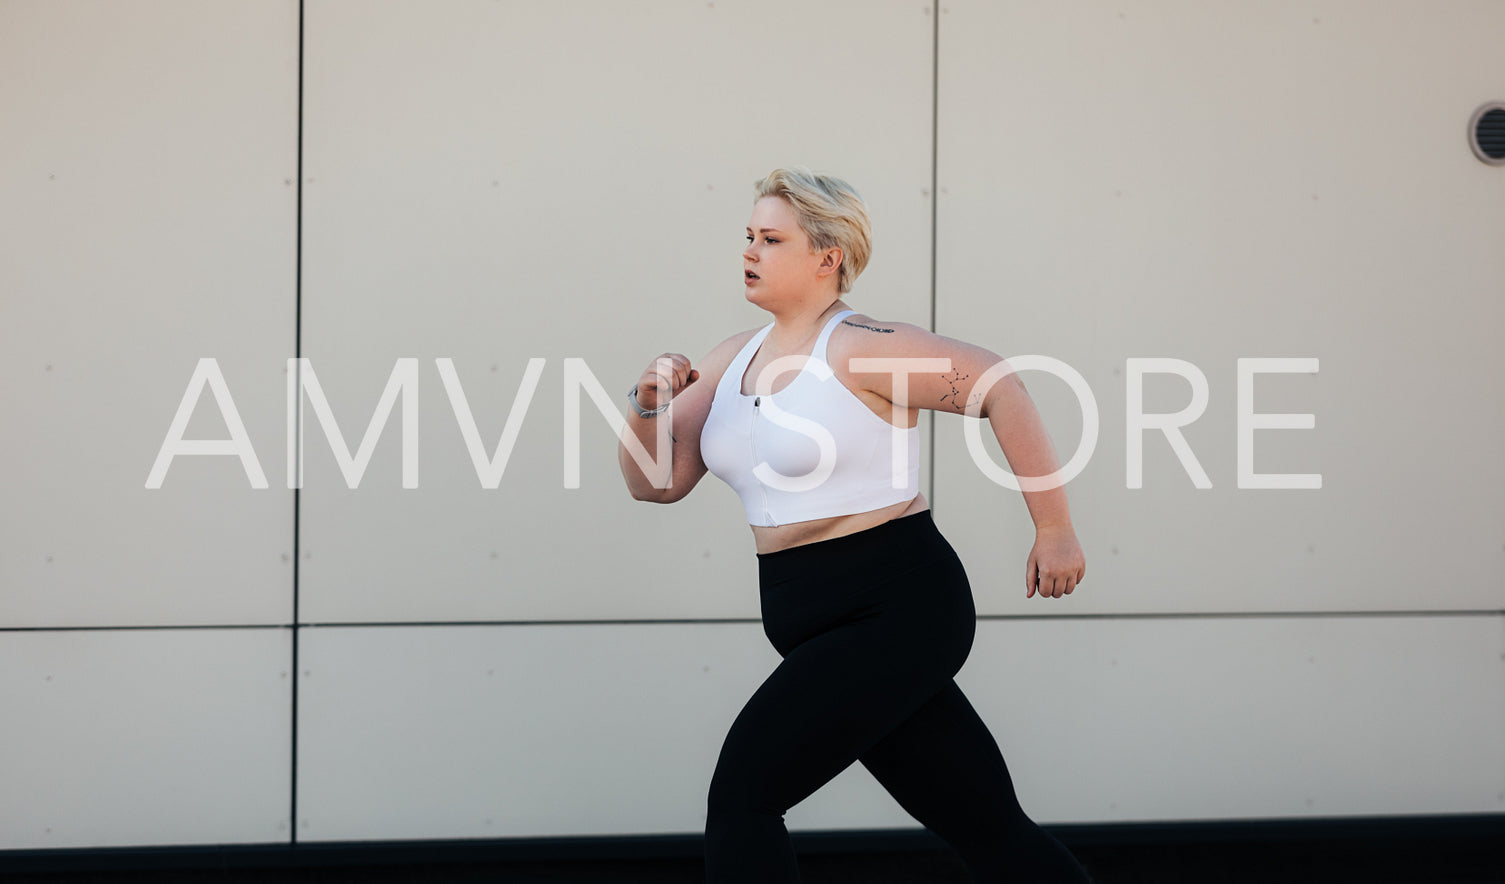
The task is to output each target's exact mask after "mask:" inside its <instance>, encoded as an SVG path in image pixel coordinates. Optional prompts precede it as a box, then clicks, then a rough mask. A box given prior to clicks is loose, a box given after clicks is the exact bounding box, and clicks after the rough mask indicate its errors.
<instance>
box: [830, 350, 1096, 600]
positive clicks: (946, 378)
mask: <svg viewBox="0 0 1505 884" xmlns="http://www.w3.org/2000/svg"><path fill="white" fill-rule="evenodd" d="M888 329H892V331H887V330H888ZM868 330H869V331H871V332H875V334H871V335H863V336H861V337H857V338H855V339H853V340H854V347H853V349H852V351H851V352H852V354H853V360H852V362H851V364H850V366H849V370H850V371H851V372H852V377H853V378H854V379H855V380H856V381H857V382H858V383H860V384H862V385H863V387H864V389H867V390H870V391H872V392H873V393H876V394H878V395H880V396H882V397H883V398H885V399H887V400H888V401H890V402H892V403H893V404H894V405H895V406H898V407H900V408H929V409H932V410H934V411H941V412H947V413H950V414H963V415H970V416H973V417H978V418H984V419H986V420H987V421H988V424H989V425H990V426H991V427H992V430H993V435H995V436H996V437H997V438H998V445H999V447H1001V448H1002V449H1003V455H1004V457H1005V458H1007V460H1008V462H1009V468H1010V469H1011V470H1012V472H1013V473H1014V475H1016V476H1018V477H1020V479H1021V482H1020V485H1021V486H1023V487H1024V489H1025V490H1023V491H1022V492H1021V493H1022V494H1023V495H1024V503H1025V505H1026V506H1027V507H1028V508H1029V514H1030V517H1031V518H1032V519H1034V522H1035V546H1034V548H1033V549H1032V550H1030V554H1029V560H1028V561H1027V563H1026V564H1025V575H1024V579H1025V597H1026V598H1028V597H1031V596H1033V595H1034V594H1035V593H1036V592H1039V594H1040V595H1041V596H1042V597H1049V598H1060V597H1061V596H1063V595H1069V594H1070V593H1071V591H1072V590H1073V589H1075V588H1076V585H1077V584H1078V583H1081V581H1082V578H1083V577H1084V576H1086V573H1087V565H1086V560H1085V558H1084V556H1083V555H1082V547H1081V544H1080V543H1078V542H1077V538H1076V529H1075V528H1074V527H1073V526H1072V524H1071V513H1070V511H1069V510H1068V507H1067V502H1066V488H1065V486H1064V485H1057V486H1056V487H1054V488H1050V489H1042V490H1031V489H1030V485H1031V483H1030V482H1029V481H1028V479H1029V478H1030V477H1041V476H1047V475H1049V474H1051V473H1054V472H1055V471H1056V470H1057V469H1059V468H1060V467H1059V461H1058V458H1057V457H1056V452H1055V448H1054V446H1052V445H1051V441H1050V435H1049V434H1048V433H1047V432H1046V431H1045V423H1044V422H1043V421H1042V420H1041V419H1040V412H1039V411H1038V410H1036V408H1035V402H1034V400H1033V399H1031V398H1030V395H1029V391H1028V390H1026V389H1025V387H1024V382H1023V381H1022V380H1020V379H1019V373H1018V372H1015V371H1008V369H1009V366H1008V364H1007V360H1005V359H1004V358H1003V357H1001V356H999V355H998V354H996V353H994V352H992V351H991V350H988V349H986V348H983V347H979V346H976V345H975V344H969V343H967V342H965V341H959V340H956V339H955V338H948V337H946V336H945V335H938V334H935V333H934V332H931V331H929V330H927V329H923V328H920V327H919V326H917V325H911V324H909V323H906V322H885V323H881V327H879V326H874V327H870V328H869V329H868ZM861 359H866V360H867V361H866V362H860V361H858V360H861ZM906 360H927V362H925V363H921V362H912V363H909V362H906ZM939 360H944V361H945V363H944V364H945V365H946V368H945V370H941V366H942V362H940V361H939ZM995 367H996V368H995ZM990 370H992V373H991V376H990V378H989V381H990V382H989V383H988V385H987V386H986V387H984V386H983V385H981V384H980V383H979V381H981V380H983V376H984V375H985V374H988V373H989V371H990ZM1004 371H1008V374H1007V375H1005V376H1003V377H1002V378H999V375H1000V373H1002V372H1004Z"/></svg>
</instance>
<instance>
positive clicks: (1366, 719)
mask: <svg viewBox="0 0 1505 884" xmlns="http://www.w3.org/2000/svg"><path fill="white" fill-rule="evenodd" d="M957 682H958V683H959V684H960V685H961V686H962V689H963V690H964V691H966V693H967V695H968V697H969V698H970V699H971V700H972V702H973V705H974V707H976V708H977V710H978V714H980V715H981V716H982V717H983V719H984V720H985V721H987V722H988V725H989V727H990V728H991V729H992V731H993V734H994V736H995V737H997V739H998V742H999V745H1000V747H1001V748H1002V749H1003V754H1004V758H1005V759H1006V760H1007V761H1008V763H1009V770H1010V773H1011V774H1012V776H1013V778H1014V783H1015V786H1016V790H1017V792H1018V794H1019V798H1020V801H1021V803H1022V804H1023V806H1024V809H1025V810H1026V811H1027V812H1028V813H1030V814H1031V816H1032V817H1034V818H1035V819H1036V820H1039V821H1044V822H1087V821H1092V822H1098V821H1101V822H1119V821H1125V820H1216V819H1238V818H1245V817H1290V818H1299V817H1330V816H1339V817H1342V816H1367V815H1386V814H1389V815H1411V814H1418V815H1420V814H1446V813H1501V812H1505V707H1502V706H1501V704H1500V698H1501V697H1502V696H1505V619H1502V618H1501V617H1499V616H1498V615H1438V616H1368V617H1323V616H1296V617H1278V616H1277V617H1237V618H1202V617H1191V618H1169V619H1159V618H1149V619H1138V618H1134V619H1106V620H1102V619H1095V618H1093V619H1079V618H1063V619H1052V620H1030V619H1022V620H990V621H984V622H982V623H980V624H979V628H978V638H977V643H976V646H975V647H974V649H973V652H972V656H971V658H970V659H968V661H967V663H966V665H965V667H963V669H962V671H961V674H960V675H959V676H958V678H957Z"/></svg>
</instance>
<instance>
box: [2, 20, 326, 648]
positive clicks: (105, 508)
mask: <svg viewBox="0 0 1505 884" xmlns="http://www.w3.org/2000/svg"><path fill="white" fill-rule="evenodd" d="M297 9H298V5H297V3H295V2H291V0H287V2H276V3H264V2H237V3H212V4H204V3H194V2H191V0H175V2H172V0H147V2H133V3H81V2H68V3H48V2H7V3H4V4H0V121H3V127H4V132H5V134H4V137H3V138H0V227H3V234H0V411H3V412H4V415H5V417H4V421H5V428H4V431H3V432H0V462H3V463H4V464H6V467H5V469H4V470H3V471H0V626H79V625H166V624H180V623H200V624H201V623H275V622H279V621H281V622H285V621H287V620H289V619H290V618H291V616H292V614H291V612H292V593H291V576H292V541H293V531H292V525H293V507H292V492H291V491H289V490H287V485H286V480H285V479H284V478H283V472H284V470H283V455H282V450H283V446H284V445H285V442H284V439H285V430H284V428H283V413H284V408H285V406H284V404H283V403H284V399H285V394H284V385H285V381H284V375H283V371H282V368H283V360H284V359H285V358H286V357H288V356H291V355H292V353H293V342H294V334H293V331H294V323H295V321H296V304H295V299H294V290H295V289H294V284H295V270H294V267H295V258H296V236H295V229H296V227H295V225H296V217H297V216H296V209H297V204H296V188H295V187H294V185H295V184H296V181H295V178H296V175H297V171H296V170H297V107H298V105H297V101H298V95H297V75H298V53H297V49H298V41H297V37H298V16H297ZM206 356H207V357H212V358H214V359H216V360H218V364H219V368H220V370H221V372H222V373H223V377H224V380H225V382H226V383H227V385H228V388H229V392H230V394H231V396H232V398H233V402H234V408H235V410H236V413H237V414H238V416H239V418H240V420H241V422H242V423H243V424H244V426H245V431H246V433H247V434H248V436H249V437H250V439H251V441H252V443H253V445H254V447H255V451H256V454H257V456H258V458H259V460H260V466H261V469H262V470H263V471H264V473H265V474H266V477H267V480H268V482H269V483H270V488H268V489H265V490H259V491H258V490H252V488H251V483H250V481H249V480H248V478H247V474H246V471H245V470H244V469H243V468H242V466H241V463H240V461H239V459H237V458H234V457H199V456H182V457H179V458H177V459H176V460H175V461H174V463H173V465H172V467H171V469H170V471H169V472H168V473H167V475H166V478H165V481H164V482H163V483H162V486H161V487H160V488H159V489H156V490H149V489H147V488H146V487H145V486H146V482H147V477H148V474H149V472H150V471H151V469H152V466H153V463H154V461H155V460H156V457H157V452H158V449H159V448H160V446H161V445H162V443H163V441H164V439H165V438H167V435H168V431H169V428H170V427H171V425H172V422H173V416H174V414H175V413H176V411H177V409H178V404H179V402H180V400H181V399H183V397H184V393H185V391H186V390H187V389H188V386H189V380H190V378H191V377H192V376H193V374H194V369H195V367H196V366H197V364H198V362H199V359H200V357H206ZM184 436H185V438H188V439H226V438H228V437H229V435H228V432H227V428H226V425H225V422H224V421H223V420H222V419H221V417H220V411H219V409H218V407H217V406H216V404H215V399H214V397H213V395H211V394H210V393H209V392H208V391H207V390H205V391H204V395H203V398H202V400H201V401H200V402H199V405H198V407H197V409H196V410H195V411H194V412H193V418H192V420H191V421H190V422H189V424H188V427H187V430H186V432H185V433H184Z"/></svg>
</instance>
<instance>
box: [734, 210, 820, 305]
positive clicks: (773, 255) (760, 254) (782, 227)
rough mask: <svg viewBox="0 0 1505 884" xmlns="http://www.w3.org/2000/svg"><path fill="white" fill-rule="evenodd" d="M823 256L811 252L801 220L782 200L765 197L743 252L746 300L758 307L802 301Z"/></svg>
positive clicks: (815, 276) (753, 212)
mask: <svg viewBox="0 0 1505 884" xmlns="http://www.w3.org/2000/svg"><path fill="white" fill-rule="evenodd" d="M822 257H823V256H822V255H813V254H811V253H810V239H809V237H807V236H805V232H804V231H803V230H801V229H800V224H799V217H798V216H797V215H796V214H795V213H794V209H793V208H791V207H790V205H789V203H787V202H785V201H784V199H783V198H782V197H776V196H765V197H763V198H762V199H760V200H758V202H757V204H756V205H754V206H753V211H752V220H750V221H748V222H747V248H746V249H744V250H743V251H742V271H743V272H742V275H743V284H744V285H745V286H746V293H747V299H748V300H749V301H752V302H753V303H755V304H758V305H759V306H767V305H769V304H771V303H772V302H776V301H782V300H787V299H788V298H789V297H790V296H793V297H794V298H796V299H797V298H799V297H800V296H801V295H802V294H804V293H806V292H808V291H810V289H811V288H812V287H814V286H815V284H816V281H817V279H819V278H820V277H819V276H818V274H817V271H818V270H819V268H820V263H821V258H822Z"/></svg>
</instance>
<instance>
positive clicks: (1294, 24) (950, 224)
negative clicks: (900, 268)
mask: <svg viewBox="0 0 1505 884" xmlns="http://www.w3.org/2000/svg"><path fill="white" fill-rule="evenodd" d="M1465 22H1466V23H1465ZM940 26H941V30H940V37H939V57H940V87H939V88H940V98H939V125H940V130H939V134H938V139H939V144H938V164H939V176H940V177H939V182H938V183H939V187H940V194H939V206H938V209H939V220H938V229H937V242H938V253H937V258H938V270H937V322H938V329H937V330H938V331H940V332H941V333H943V334H956V335H959V336H962V337H967V338H968V339H971V340H975V341H977V342H978V343H981V344H984V345H986V346H988V347H990V348H991V349H993V350H995V351H996V352H998V353H999V354H1000V355H1002V356H1004V357H1011V356H1016V355H1023V354H1045V355H1049V356H1053V357H1055V358H1057V359H1060V360H1063V361H1065V362H1067V363H1068V364H1069V365H1071V366H1072V367H1073V368H1075V369H1076V370H1077V371H1078V372H1080V373H1081V374H1082V375H1083V376H1084V377H1085V378H1086V380H1087V382H1088V383H1089V384H1090V386H1091V388H1092V391H1093V394H1094V396H1095V398H1096V405H1097V408H1098V410H1099V412H1100V416H1101V429H1100V432H1099V435H1098V438H1097V445H1096V451H1095V453H1094V455H1093V457H1092V460H1091V462H1090V464H1089V466H1088V468H1087V469H1086V471H1085V472H1083V473H1082V474H1081V475H1080V476H1079V477H1078V478H1077V479H1075V480H1074V481H1073V482H1072V483H1071V484H1070V485H1068V486H1067V491H1068V495H1069V497H1070V499H1071V501H1072V507H1073V517H1074V520H1075V522H1076V525H1077V528H1078V534H1079V536H1080V538H1081V540H1082V542H1083V545H1084V548H1085V550H1086V553H1087V561H1088V564H1087V570H1088V575H1087V578H1086V582H1085V583H1084V585H1083V589H1082V595H1081V597H1080V598H1073V599H1072V602H1071V604H1065V605H1063V604H1058V603H1056V602H1049V603H1044V604H1043V605H1036V604H1035V603H1034V602H1033V601H1031V602H1026V601H1025V599H1024V595H1023V587H1022V583H1023V579H1022V578H1023V573H1024V567H1025V559H1026V556H1027V555H1028V553H1029V543H1030V540H1031V538H1032V537H1033V530H1032V527H1033V526H1032V524H1031V522H1030V520H1029V518H1028V516H1027V513H1026V510H1025V507H1024V506H1023V503H1022V501H1021V500H1020V498H1019V494H1018V492H1014V491H1006V490H1004V489H1003V488H1001V487H999V486H996V485H994V484H992V483H991V482H990V481H989V480H987V479H986V478H984V477H983V474H982V472H981V471H980V470H979V469H978V468H977V467H976V466H974V464H973V462H972V461H971V459H970V457H969V456H968V453H967V449H966V447H965V445H964V443H963V440H962V437H961V429H960V420H957V419H951V420H943V421H941V422H940V423H939V424H938V429H937V436H936V447H937V448H936V453H935V462H936V475H935V481H936V486H937V488H936V502H937V511H938V514H944V517H945V526H946V527H947V528H948V529H949V530H951V532H952V533H953V535H954V537H955V539H956V542H957V545H958V548H959V549H961V550H962V551H963V558H965V559H967V560H968V561H969V562H982V561H984V560H986V559H989V558H992V557H995V555H997V554H995V552H994V551H995V549H997V547H998V546H999V544H998V540H997V538H1004V541H1003V548H1002V550H1000V551H999V553H1001V557H1000V561H1001V564H1000V565H999V567H998V570H997V572H996V573H992V572H990V573H988V574H987V575H981V574H980V575H978V576H979V577H980V578H982V579H985V580H987V581H988V586H989V587H990V588H992V589H996V590H1000V591H998V592H995V593H993V594H992V596H991V597H990V598H989V599H987V600H986V601H985V603H984V605H983V610H984V611H986V612H996V613H1005V612H1007V613H1019V612H1024V611H1039V610H1043V609H1044V608H1047V607H1048V608H1050V609H1051V610H1053V611H1054V610H1062V611H1094V612H1111V611H1138V612H1144V611H1281V610H1300V611H1329V610H1427V609H1455V610H1477V609H1499V608H1501V607H1502V606H1505V581H1502V580H1501V575H1502V573H1505V502H1502V501H1505V498H1502V496H1501V494H1500V489H1501V488H1505V461H1502V459H1501V458H1500V457H1499V452H1500V451H1501V450H1502V449H1505V357H1502V351H1501V348H1500V347H1499V346H1498V339H1499V333H1500V329H1501V328H1505V300H1502V299H1501V298H1500V285H1499V280H1500V279H1501V277H1502V274H1505V250H1502V249H1500V248H1499V236H1498V231H1499V230H1500V229H1501V228H1502V226H1505V174H1501V173H1502V170H1501V169H1499V168H1495V167H1488V166H1485V165H1484V164H1482V163H1480V162H1478V160H1476V159H1475V158H1474V156H1473V154H1472V152H1471V151H1470V150H1469V147H1468V145H1467V142H1466V140H1465V137H1464V136H1465V129H1466V124H1467V122H1468V119H1469V116H1470V114H1471V113H1472V112H1473V110H1474V108H1476V107H1477V106H1479V105H1480V104H1482V103H1484V102H1486V101H1489V100H1498V99H1500V98H1501V95H1500V89H1501V83H1502V82H1505V57H1502V56H1501V54H1500V53H1499V52H1498V51H1495V48H1494V47H1495V45H1496V43H1495V35H1497V34H1499V33H1501V32H1502V30H1505V5H1502V4H1499V3H1485V2H1476V3H1459V4H1453V5H1449V7H1448V9H1447V13H1446V14H1439V10H1438V9H1437V8H1436V7H1435V6H1434V5H1433V4H1428V3H1421V2H1412V0H1386V2H1359V0H1345V2H1316V3H1313V2H1275V3H1240V4H1207V3H1199V2H1194V0H1155V2H1145V3H1135V4H1130V5H1124V4H1112V3H1099V2H1087V0H1073V2H1063V3H1048V4H1047V3H1032V2H1004V3H994V2H956V3H948V4H946V12H944V13H943V15H942V17H941V22H940ZM1254 356H1310V357H1316V358H1317V359H1318V360H1319V370H1318V373H1317V374H1316V375H1310V374H1297V375H1262V376H1260V377H1259V378H1258V379H1257V381H1256V382H1255V385H1254V392H1255V397H1254V400H1253V401H1254V405H1253V409H1254V410H1255V411H1258V412H1282V413H1308V414H1314V415H1315V426H1314V427H1313V428H1311V429H1306V430H1257V431H1255V433H1254V452H1255V454H1254V468H1255V470H1256V471H1258V472H1261V473H1320V474H1321V475H1322V487H1321V488H1320V489H1314V490H1278V489H1239V488H1238V487H1237V459H1236V458H1237V439H1238V436H1237V419H1236V395H1237V381H1236V366H1237V359H1238V358H1239V357H1254ZM1131 357H1171V358H1175V359H1181V360H1186V361H1189V362H1191V363H1194V364H1195V365H1196V366H1197V367H1198V368H1200V369H1201V371H1202V372H1203V373H1204V374H1205V375H1206V378H1207V381H1208V386H1209V388H1210V400H1209V404H1208V407H1207V410H1206V412H1205V414H1203V415H1202V417H1201V418H1200V419H1199V420H1197V421H1196V422H1195V423H1193V424H1191V425H1190V426H1188V427H1186V428H1185V429H1184V431H1183V432H1184V436H1185V438H1186V440H1187V442H1188V444H1189V445H1190V447H1191V448H1192V450H1193V451H1194V452H1195V454H1196V457H1197V458H1198V460H1199V461H1200V463H1201V465H1202V467H1203V469H1204V470H1205V471H1206V473H1207V476H1208V478H1209V479H1210V480H1211V482H1212V487H1211V488H1208V489H1197V488H1195V487H1193V483H1192V480H1191V478H1190V477H1189V476H1188V475H1187V473H1186V471H1185V470H1184V469H1183V468H1182V466H1181V465H1180V463H1179V462H1178V460H1177V459H1176V457H1175V455H1174V454H1173V453H1172V451H1171V449H1170V446H1169V445H1168V444H1167V442H1166V440H1165V438H1164V436H1162V435H1161V434H1160V433H1159V432H1150V433H1148V434H1146V436H1145V439H1144V451H1145V455H1144V487H1143V488H1141V489H1129V488H1127V487H1126V484H1127V478H1126V475H1127V473H1126V466H1125V458H1126V442H1125V434H1126V418H1125V409H1126V381H1127V373H1126V366H1125V361H1126V359H1128V358H1131ZM1024 378H1025V380H1026V382H1027V383H1028V384H1029V388H1030V392H1031V394H1032V395H1033V396H1034V397H1035V399H1036V400H1037V402H1039V404H1040V407H1041V410H1042V412H1043V413H1044V414H1045V415H1046V418H1047V424H1048V426H1049V428H1050V430H1051V433H1052V437H1053V438H1054V440H1055V442H1056V448H1057V451H1058V454H1059V455H1060V458H1061V460H1062V461H1063V462H1064V461H1065V460H1066V459H1067V458H1069V457H1070V456H1071V454H1072V453H1073V452H1074V451H1075V449H1076V447H1077V440H1078V439H1079V437H1080V436H1081V432H1082V420H1081V418H1080V416H1079V413H1078V409H1077V403H1076V400H1075V398H1074V397H1073V396H1072V394H1071V393H1070V391H1069V389H1068V388H1067V387H1066V385H1065V384H1064V383H1063V382H1062V381H1060V380H1057V379H1055V378H1053V377H1050V376H1047V375H1045V374H1042V373H1040V372H1037V371H1030V372H1026V373H1025V374H1024ZM1145 386H1146V391H1145V410H1146V412H1149V413H1173V412H1176V411H1178V410H1180V409H1182V408H1183V407H1185V406H1186V405H1187V403H1188V402H1189V401H1190V394H1189V390H1188V386H1187V384H1186V382H1185V381H1183V380H1182V379H1180V378H1178V377H1169V376H1164V375H1157V376H1152V377H1151V378H1149V379H1148V381H1147V382H1146V385H1145ZM989 448H990V450H991V451H992V452H993V454H994V457H995V459H996V460H997V462H999V463H1000V464H1002V463H1003V462H1004V461H1003V459H1002V456H1001V454H999V453H998V452H997V446H996V443H991V442H990V443H989ZM938 517H939V516H938Z"/></svg>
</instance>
